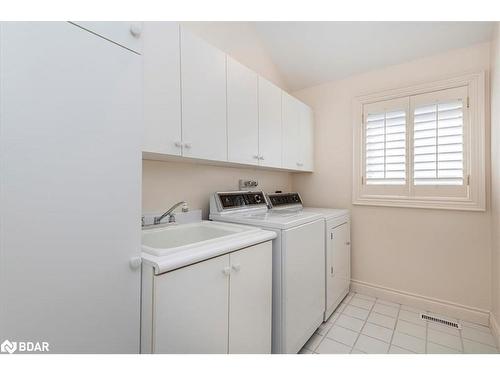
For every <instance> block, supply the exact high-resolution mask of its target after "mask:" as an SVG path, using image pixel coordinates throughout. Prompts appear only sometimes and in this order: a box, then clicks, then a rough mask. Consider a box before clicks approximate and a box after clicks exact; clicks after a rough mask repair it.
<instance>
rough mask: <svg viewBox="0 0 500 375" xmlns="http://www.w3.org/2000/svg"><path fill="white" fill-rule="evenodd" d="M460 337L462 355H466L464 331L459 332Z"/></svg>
mask: <svg viewBox="0 0 500 375" xmlns="http://www.w3.org/2000/svg"><path fill="white" fill-rule="evenodd" d="M462 327H463V326H462ZM458 336H459V337H460V346H461V347H462V353H464V354H465V345H464V338H463V336H462V330H461V329H459V330H458Z"/></svg>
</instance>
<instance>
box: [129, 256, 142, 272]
mask: <svg viewBox="0 0 500 375" xmlns="http://www.w3.org/2000/svg"><path fill="white" fill-rule="evenodd" d="M129 264H130V268H132V269H133V270H136V269H138V268H139V267H140V266H141V264H142V258H141V257H133V258H130V261H129Z"/></svg>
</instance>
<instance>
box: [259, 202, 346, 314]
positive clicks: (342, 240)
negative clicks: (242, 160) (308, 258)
mask: <svg viewBox="0 0 500 375" xmlns="http://www.w3.org/2000/svg"><path fill="white" fill-rule="evenodd" d="M267 201H268V205H269V207H270V208H271V211H272V212H277V211H279V210H283V211H301V212H304V213H307V212H309V213H316V214H320V215H321V216H322V218H323V221H324V238H325V271H326V272H325V314H324V320H325V321H326V320H327V319H328V318H329V317H330V315H331V314H332V313H333V311H334V310H335V309H336V308H337V306H338V305H339V304H340V303H341V302H342V300H343V299H344V297H345V296H346V295H347V293H349V287H350V284H351V235H350V233H351V230H350V215H349V210H345V209H334V208H316V207H303V205H302V199H301V198H300V195H299V194H298V193H272V194H267Z"/></svg>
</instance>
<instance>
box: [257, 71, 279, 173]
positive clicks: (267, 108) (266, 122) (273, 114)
mask: <svg viewBox="0 0 500 375" xmlns="http://www.w3.org/2000/svg"><path fill="white" fill-rule="evenodd" d="M281 134H282V132H281V89H280V88H279V87H277V86H275V85H273V84H272V83H271V82H269V81H268V80H266V79H264V78H262V77H259V165H262V166H266V167H276V168H280V167H281V150H282V145H281Z"/></svg>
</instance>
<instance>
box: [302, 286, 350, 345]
mask: <svg viewBox="0 0 500 375" xmlns="http://www.w3.org/2000/svg"><path fill="white" fill-rule="evenodd" d="M348 296H349V294H348V295H347V296H345V298H344V299H343V300H342V302H340V303H339V305H338V307H337V309H338V308H339V307H340V306H341V305H342V304H343V303H344V301H345V299H346V298H347V297H348ZM352 297H353V296H351V298H349V301H350V300H351V299H352ZM346 307H347V302H346V306H344V308H343V309H342V310H340V311H338V316H337V317H336V318H335V319H334V320H333V321H332V324H331V325H330V328H328V329H327V331H326V332H325V334H324V335H319V336H321V340H320V341H319V343H318V345H316V347H315V348H314V350H311V351H312V352H313V353H314V354H320V353H318V352H316V349H318V348H319V346H320V345H321V343H322V342H323V341H324V340H325V339H326V338H327V337H326V335H328V333H329V332H330V330H331V329H332V328H333V326H334V325H335V322H336V321H337V320H338V319H339V317H340V314H342V311H344V310H345V308H346ZM337 309H335V310H334V311H333V312H332V315H331V317H333V315H334V314H335V313H337ZM315 333H316V332H315ZM315 333H314V334H315ZM334 341H336V340H334ZM336 342H338V341H336Z"/></svg>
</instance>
